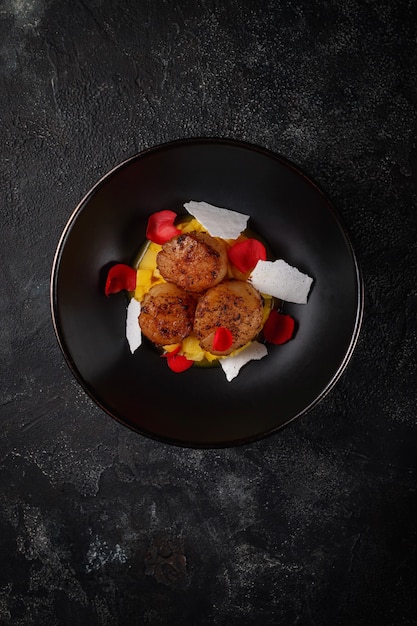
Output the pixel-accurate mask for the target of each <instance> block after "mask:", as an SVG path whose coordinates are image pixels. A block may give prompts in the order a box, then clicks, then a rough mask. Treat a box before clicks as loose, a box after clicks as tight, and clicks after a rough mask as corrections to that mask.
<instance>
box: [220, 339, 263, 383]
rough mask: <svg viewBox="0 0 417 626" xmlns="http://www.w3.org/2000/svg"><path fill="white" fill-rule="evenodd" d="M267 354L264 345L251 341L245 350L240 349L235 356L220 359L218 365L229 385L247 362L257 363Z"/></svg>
mask: <svg viewBox="0 0 417 626" xmlns="http://www.w3.org/2000/svg"><path fill="white" fill-rule="evenodd" d="M267 354H268V349H267V347H266V346H265V344H263V343H260V342H259V341H252V343H250V344H249V345H248V346H247V348H242V349H241V350H239V351H238V352H237V353H236V354H232V355H231V356H228V357H227V358H226V359H220V361H219V363H220V365H221V367H222V369H223V371H224V373H225V374H226V379H227V381H228V382H229V383H230V381H231V380H233V378H236V376H237V375H238V374H239V372H240V370H241V369H242V367H243V366H244V365H246V363H249V361H259V360H260V359H263V357H264V356H266V355H267Z"/></svg>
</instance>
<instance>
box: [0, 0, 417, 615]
mask: <svg viewBox="0 0 417 626" xmlns="http://www.w3.org/2000/svg"><path fill="white" fill-rule="evenodd" d="M416 22H417V10H416V6H415V4H414V3H412V2H405V1H401V0H398V1H396V2H395V1H394V2H391V1H389V0H384V1H372V0H364V1H363V2H360V1H359V0H346V1H345V2H337V1H336V0H327V1H324V0H323V1H321V2H307V1H306V0H302V1H296V2H288V1H287V0H265V1H263V2H260V1H259V2H249V1H247V2H246V1H243V2H242V1H241V2H239V1H238V0H230V1H229V0H224V2H218V1H215V0H196V1H191V0H184V1H182V2H169V1H168V0H153V1H152V0H139V1H138V2H135V1H134V0H125V1H124V2H121V1H119V0H116V1H115V2H111V1H110V0H78V1H77V0H75V1H74V2H64V1H63V0H3V1H2V2H1V4H0V94H1V100H0V102H1V105H0V107H1V108H0V119H1V125H0V137H1V151H2V155H1V160H0V168H1V177H0V210H1V224H2V225H1V229H0V232H1V234H0V237H1V257H2V270H1V273H0V281H1V300H0V305H1V320H2V322H1V342H0V354H1V414H0V415H1V438H0V446H1V447H0V471H1V474H0V476H1V490H0V529H1V531H0V532H1V534H0V554H1V569H0V623H1V624H2V625H5V626H26V625H36V626H61V625H68V626H69V625H71V626H72V625H81V626H83V625H88V626H96V625H100V626H131V625H147V624H149V625H157V624H168V625H171V624H174V625H176V624H185V625H194V624H195V625H198V624H204V625H209V624H210V625H211V624H216V625H217V624H221V625H225V626H226V625H227V626H228V625H235V624H239V625H240V624H280V625H287V624H288V625H293V624H297V625H302V626H304V625H316V626H335V625H339V624H341V625H346V626H350V625H355V626H357V625H366V626H367V625H372V624H377V625H385V624H388V625H390V626H404V625H408V624H415V623H417V415H416V386H417V379H416V314H417V288H416V272H417V258H416V256H417V255H416V238H417V237H416V235H417V232H416V225H417V220H416V210H417V207H416V182H417V176H416V166H417V149H416V124H417V122H416V119H417V116H416V115H417V110H416V109H417V106H416V105H417V93H416V87H417V80H416V77H417V72H416V68H417V55H416V41H417V28H416ZM192 136H211V137H226V138H235V139H243V140H247V141H249V142H252V143H255V144H258V145H260V146H263V147H266V148H269V149H271V150H273V151H275V152H277V153H279V154H281V155H283V156H284V157H286V158H287V159H289V160H291V161H292V162H294V163H295V164H296V165H297V166H299V167H300V168H301V169H302V170H303V171H305V172H308V174H309V175H310V176H311V177H312V178H313V179H314V180H315V181H316V182H317V183H318V184H319V186H320V187H321V188H322V189H323V190H324V191H325V192H326V193H327V194H328V196H329V197H330V198H331V199H332V201H333V202H334V204H335V206H336V207H337V210H338V212H339V213H340V215H341V216H342V218H343V220H344V222H345V224H346V225H347V227H348V230H349V233H350V235H351V238H352V241H353V244H354V247H355V250H356V252H357V255H358V259H359V262H360V264H361V267H362V270H363V275H364V281H365V295H366V299H365V316H364V323H363V328H362V332H361V336H360V339H359V342H358V345H357V348H356V351H355V353H354V356H353V358H352V360H351V362H350V365H349V367H348V369H347V370H346V372H345V373H344V375H343V376H342V378H341V379H340V380H339V382H338V384H337V385H336V387H335V388H334V389H333V390H332V392H331V393H330V394H329V395H328V396H327V397H326V398H325V400H323V402H321V403H320V404H319V405H318V406H317V407H316V408H315V409H314V410H312V411H311V412H310V413H308V414H307V415H306V416H305V417H303V418H302V419H300V420H298V421H296V422H294V423H293V424H291V425H290V426H288V427H287V428H285V429H284V430H282V431H281V432H279V433H278V434H276V435H274V436H272V437H269V438H267V439H264V440H262V441H260V442H258V443H255V444H253V445H249V446H243V447H238V448H226V449H221V450H195V449H182V448H177V447H172V446H167V445H163V444H161V443H158V442H155V441H152V440H149V439H146V438H144V437H141V436H139V435H137V434H135V433H133V432H131V431H130V430H128V429H127V428H125V427H123V426H121V425H120V424H118V423H116V422H115V421H114V420H112V419H111V418H110V417H109V416H107V415H106V414H104V413H103V412H102V411H101V410H100V409H99V408H98V407H97V406H96V405H95V404H93V402H92V401H91V400H90V399H89V398H88V397H87V396H86V395H85V393H84V392H83V391H82V389H81V388H80V387H79V385H78V384H77V383H76V382H75V380H74V379H73V377H72V375H71V373H70V371H69V369H68V368H67V365H66V364H65V362H64V359H63V356H62V354H61V351H60V349H59V347H58V345H57V341H56V338H55V335H54V332H53V327H52V323H51V316H50V306H49V280H50V272H51V266H52V261H53V256H54V252H55V249H56V246H57V243H58V240H59V237H60V234H61V232H62V230H63V228H64V226H65V224H66V221H67V219H68V217H69V215H70V214H71V212H72V211H73V209H74V207H75V206H76V205H77V203H78V202H79V201H80V199H81V198H82V197H83V196H84V194H85V193H86V192H87V191H88V189H89V188H90V187H91V185H92V184H94V183H95V182H96V181H97V180H98V179H99V178H100V177H101V176H102V175H104V174H105V173H106V172H107V171H108V170H110V169H111V168H113V167H114V166H115V165H117V164H118V163H119V162H121V161H123V160H124V159H126V158H128V157H130V156H131V155H133V154H135V153H136V152H138V151H140V150H142V149H144V148H147V147H150V146H154V145H157V144H160V143H163V142H165V141H169V140H173V139H176V138H182V137H192Z"/></svg>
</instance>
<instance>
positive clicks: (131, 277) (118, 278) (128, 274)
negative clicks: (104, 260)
mask: <svg viewBox="0 0 417 626" xmlns="http://www.w3.org/2000/svg"><path fill="white" fill-rule="evenodd" d="M135 287H136V270H135V269H133V267H130V266H129V265H125V264H124V263H116V265H113V267H111V268H110V270H109V272H108V274H107V280H106V286H105V288H104V293H105V294H106V296H109V295H110V294H112V293H118V292H119V291H124V290H125V291H134V290H135Z"/></svg>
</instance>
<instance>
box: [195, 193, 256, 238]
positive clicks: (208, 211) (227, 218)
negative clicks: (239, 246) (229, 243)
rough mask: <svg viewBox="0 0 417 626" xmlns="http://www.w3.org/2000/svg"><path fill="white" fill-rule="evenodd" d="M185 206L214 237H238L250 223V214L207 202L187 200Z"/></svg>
mask: <svg viewBox="0 0 417 626" xmlns="http://www.w3.org/2000/svg"><path fill="white" fill-rule="evenodd" d="M184 208H185V209H186V210H187V211H188V213H189V214H190V215H192V216H193V217H195V219H196V220H198V221H199V222H200V224H201V225H202V226H203V228H204V229H205V230H206V231H207V232H208V233H210V235H211V236H212V237H220V238H221V239H237V238H238V237H239V235H240V233H242V232H243V231H244V230H245V228H246V226H247V223H248V220H249V215H244V214H243V213H237V212H236V211H231V210H230V209H221V208H220V207H215V206H213V205H211V204H208V203H207V202H194V201H193V200H192V201H191V202H186V203H185V204H184Z"/></svg>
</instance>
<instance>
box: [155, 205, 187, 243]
mask: <svg viewBox="0 0 417 626" xmlns="http://www.w3.org/2000/svg"><path fill="white" fill-rule="evenodd" d="M176 219H177V214H176V213H174V211H168V210H167V209H165V210H163V211H158V212H157V213H152V215H151V216H150V217H149V220H148V226H147V229H146V239H149V241H153V242H154V243H160V244H162V243H165V242H167V241H169V240H170V239H172V238H173V237H175V235H180V234H181V231H180V230H178V228H176V227H175V226H174V222H175V220H176Z"/></svg>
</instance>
